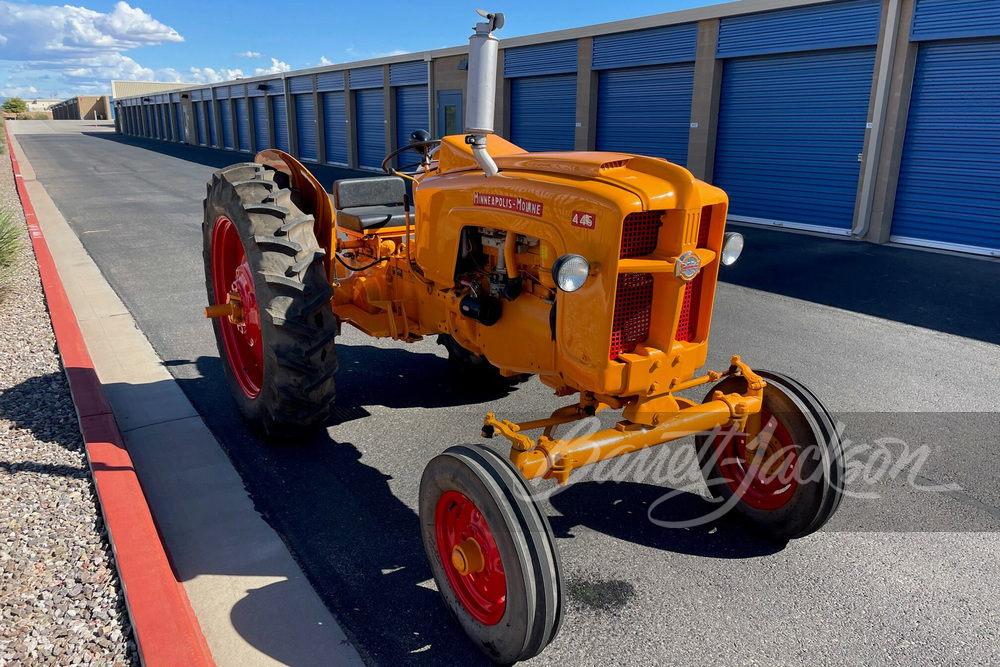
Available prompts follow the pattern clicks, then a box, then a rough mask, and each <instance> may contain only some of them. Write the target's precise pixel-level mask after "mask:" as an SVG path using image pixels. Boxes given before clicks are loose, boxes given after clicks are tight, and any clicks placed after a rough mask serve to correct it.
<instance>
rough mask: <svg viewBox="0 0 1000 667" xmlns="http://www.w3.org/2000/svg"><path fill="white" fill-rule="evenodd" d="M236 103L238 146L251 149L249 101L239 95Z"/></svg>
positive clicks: (241, 148)
mask: <svg viewBox="0 0 1000 667" xmlns="http://www.w3.org/2000/svg"><path fill="white" fill-rule="evenodd" d="M233 102H235V103H236V147H237V148H238V149H239V150H241V151H249V150H250V119H249V118H248V117H247V101H246V100H245V99H243V98H242V97H237V98H236V99H235V100H233Z"/></svg>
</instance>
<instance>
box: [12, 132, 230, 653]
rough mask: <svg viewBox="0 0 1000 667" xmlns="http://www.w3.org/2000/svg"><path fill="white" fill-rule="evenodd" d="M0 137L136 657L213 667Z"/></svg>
mask: <svg viewBox="0 0 1000 667" xmlns="http://www.w3.org/2000/svg"><path fill="white" fill-rule="evenodd" d="M4 133H5V134H6V136H7V146H8V149H9V150H10V161H11V166H12V167H13V169H14V181H15V184H16V185H17V193H18V195H19V196H20V198H21V205H22V207H23V208H24V217H25V220H26V221H27V223H28V234H29V235H30V237H31V243H32V246H33V247H34V250H35V257H36V259H37V260H38V272H39V273H40V274H41V278H42V287H43V288H44V290H45V300H46V302H47V303H48V307H49V313H50V315H51V317H52V329H53V330H54V331H55V335H56V342H57V344H58V346H59V354H60V355H61V356H62V362H63V368H64V369H65V371H66V377H67V379H68V380H69V387H70V391H71V392H72V395H73V403H74V405H75V406H76V412H77V418H78V420H79V422H80V432H81V433H82V434H83V439H84V441H85V443H86V449H87V459H88V460H89V462H90V470H91V472H92V474H93V477H94V486H95V487H96V488H97V496H98V499H99V500H100V507H101V513H102V514H103V515H104V524H105V525H106V526H107V529H108V536H109V538H110V541H111V548H112V550H113V551H114V554H115V562H116V564H117V566H118V575H119V578H120V579H121V584H122V590H123V592H124V594H125V603H126V606H127V607H128V612H129V616H130V617H131V620H132V627H133V629H134V630H135V637H136V645H137V646H138V648H139V657H140V659H141V660H142V662H143V664H145V665H147V666H148V667H160V666H161V665H163V666H165V667H180V666H184V667H187V666H190V667H213V666H214V665H215V662H214V661H213V660H212V654H211V652H210V651H209V650H208V644H207V643H206V641H205V637H204V635H202V633H201V627H200V626H199V625H198V619H197V617H196V616H195V614H194V610H193V609H192V608H191V603H190V602H189V601H188V598H187V594H186V593H185V592H184V588H183V587H182V586H181V584H180V582H178V581H177V578H176V577H175V576H174V573H173V569H172V568H171V565H170V561H169V559H168V558H167V554H166V551H165V550H164V547H163V544H162V542H161V541H160V536H159V533H158V532H157V530H156V525H155V523H154V522H153V516H152V514H150V511H149V506H148V505H147V504H146V497H145V496H144V495H143V492H142V487H141V486H140V485H139V478H138V477H136V474H135V469H134V468H133V466H132V459H131V458H130V457H129V455H128V452H127V451H126V450H125V444H124V440H123V439H122V435H121V431H119V429H118V423H117V422H116V421H115V416H114V413H113V412H112V411H111V404H110V403H109V402H108V398H107V396H106V395H105V393H104V387H103V385H101V381H100V380H99V379H98V377H97V373H96V371H95V370H94V362H93V361H92V360H91V358H90V353H89V352H88V351H87V345H86V343H85V342H84V340H83V334H82V333H81V331H80V326H79V324H78V323H77V320H76V315H75V314H74V312H73V307H72V306H71V305H70V302H69V298H68V297H67V296H66V290H65V289H64V288H63V284H62V280H60V278H59V273H58V271H57V270H56V265H55V262H54V260H53V259H52V254H51V253H50V252H49V247H48V244H47V243H46V242H45V237H44V235H43V234H42V230H41V228H40V227H39V226H38V218H37V217H36V215H35V209H34V207H33V206H32V205H31V199H30V198H29V197H28V191H27V188H25V186H24V178H23V177H22V176H21V171H20V169H19V168H18V165H17V156H15V155H14V148H13V146H12V145H11V142H10V133H9V132H8V131H7V127H6V124H5V125H4Z"/></svg>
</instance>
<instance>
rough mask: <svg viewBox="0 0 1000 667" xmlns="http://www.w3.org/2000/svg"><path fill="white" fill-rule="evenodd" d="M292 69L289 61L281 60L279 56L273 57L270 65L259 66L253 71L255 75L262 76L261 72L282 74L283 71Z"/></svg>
mask: <svg viewBox="0 0 1000 667" xmlns="http://www.w3.org/2000/svg"><path fill="white" fill-rule="evenodd" d="M291 69H292V67H291V65H289V64H288V63H284V62H281V61H280V60H278V59H277V58H271V66H270V67H267V68H264V67H258V68H257V69H255V70H254V72H253V73H254V76H260V75H261V74H280V73H282V72H289V71H291Z"/></svg>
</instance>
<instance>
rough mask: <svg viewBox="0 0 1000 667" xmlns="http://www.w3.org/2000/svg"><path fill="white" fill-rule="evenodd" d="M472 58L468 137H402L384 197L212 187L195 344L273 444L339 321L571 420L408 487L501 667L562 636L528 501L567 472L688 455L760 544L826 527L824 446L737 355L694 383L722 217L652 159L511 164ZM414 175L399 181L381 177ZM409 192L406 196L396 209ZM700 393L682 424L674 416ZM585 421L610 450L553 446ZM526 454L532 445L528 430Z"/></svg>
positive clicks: (808, 423) (797, 387)
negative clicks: (212, 340)
mask: <svg viewBox="0 0 1000 667" xmlns="http://www.w3.org/2000/svg"><path fill="white" fill-rule="evenodd" d="M481 14H482V15H483V16H484V18H485V20H484V21H483V22H481V23H478V24H477V25H476V28H475V34H474V35H473V36H472V37H471V38H470V57H469V85H468V101H469V104H468V114H467V116H466V132H467V134H465V135H459V136H446V137H444V138H443V139H441V140H440V141H430V140H429V138H428V137H427V136H419V134H418V136H417V137H416V140H415V141H413V142H411V144H410V145H409V146H406V147H403V148H401V149H400V150H397V151H396V152H394V153H392V154H391V155H389V156H388V157H387V158H386V161H385V162H384V163H383V167H384V168H385V170H386V171H387V172H388V173H389V175H388V176H385V177H380V178H368V179H350V180H342V181H338V182H336V183H335V184H334V187H333V197H332V201H331V197H330V196H329V195H328V194H327V192H326V191H325V190H324V189H323V187H322V186H321V185H320V184H319V183H318V182H317V181H316V179H315V178H314V177H313V175H312V174H311V173H310V172H309V171H308V170H307V169H306V168H305V167H304V166H302V165H301V164H300V163H299V162H298V161H296V160H295V159H294V158H293V157H291V156H290V155H287V154H285V153H282V152H280V151H275V150H266V151H263V152H262V153H260V154H259V155H258V156H257V158H256V161H255V162H253V163H244V164H237V165H234V166H231V167H228V168H226V169H222V170H221V171H218V172H216V174H215V175H214V176H213V178H212V181H211V182H210V183H209V185H208V195H207V197H206V199H205V222H204V242H205V246H204V247H205V267H206V277H207V287H208V298H209V303H210V304H212V305H211V306H209V307H208V308H207V309H206V315H207V316H208V317H211V318H213V319H214V327H215V333H216V337H217V341H218V344H219V348H220V352H221V356H222V359H223V361H224V363H223V366H224V368H225V373H226V377H227V380H228V382H229V385H230V387H231V389H232V394H233V397H234V399H235V400H236V402H237V403H238V404H239V407H240V410H241V412H242V414H243V416H244V418H245V419H246V421H247V422H248V423H249V424H250V425H251V426H252V427H254V428H255V429H256V430H257V431H258V432H260V433H261V434H263V435H264V436H265V437H267V438H277V439H287V438H290V437H294V436H296V435H300V434H303V433H304V432H306V431H308V430H310V429H314V428H316V427H318V426H320V425H322V424H323V422H324V420H325V419H326V417H327V415H328V410H329V407H330V405H331V403H332V402H333V401H334V374H335V372H336V370H337V350H336V337H337V334H338V333H339V330H340V326H341V324H342V323H347V324H350V325H352V326H354V327H356V328H358V329H360V330H361V331H363V332H365V333H367V334H369V335H371V336H377V337H391V338H394V339H397V340H402V341H407V342H412V341H418V340H421V339H422V338H423V337H425V336H429V335H437V336H439V342H443V343H444V344H445V345H446V346H447V348H448V351H449V353H450V355H451V356H452V357H454V358H455V359H457V360H459V361H466V362H470V363H475V362H478V363H481V364H483V365H485V363H486V362H488V364H490V365H492V366H493V367H495V368H496V369H499V372H500V373H501V374H502V375H505V376H511V377H513V376H520V375H523V374H533V375H537V376H538V377H539V379H540V380H541V381H542V382H543V383H545V384H546V385H548V386H549V387H551V388H552V389H553V390H554V391H555V393H556V394H557V395H558V396H565V397H570V396H573V397H575V401H574V402H573V403H571V404H570V405H567V406H566V407H564V408H561V409H559V410H557V411H556V412H555V413H554V414H552V416H551V417H549V418H547V419H540V420H537V421H531V422H524V423H519V424H518V423H513V422H511V421H507V420H505V419H502V418H501V417H498V416H496V415H494V414H492V413H491V414H488V415H486V417H485V420H484V428H483V435H484V436H486V437H492V436H495V435H500V436H503V437H504V438H506V439H507V440H508V441H509V442H510V445H511V448H510V452H509V455H508V456H503V455H501V454H498V453H497V452H495V451H494V450H493V449H490V448H487V447H484V446H481V445H469V446H460V447H452V448H451V449H448V450H447V451H445V452H444V453H442V454H441V455H439V456H437V457H436V458H434V459H433V460H432V461H431V462H430V463H429V464H428V465H427V467H426V469H425V470H424V473H423V477H422V479H421V483H420V499H419V504H420V510H419V511H420V523H421V527H422V531H423V541H424V545H425V548H426V551H427V556H428V559H429V562H430V567H431V570H432V572H433V575H434V578H435V580H436V581H437V585H438V589H439V590H440V592H441V595H442V597H443V599H444V601H445V604H446V606H447V607H448V609H449V610H450V612H451V613H452V615H453V616H454V618H455V619H456V621H457V622H458V623H459V624H460V625H461V627H462V628H463V629H464V630H465V632H466V633H467V634H468V635H469V636H470V637H471V638H472V640H473V641H474V642H475V643H476V644H477V645H479V646H480V647H481V648H482V650H483V651H485V652H486V654H487V655H488V656H489V657H490V658H492V659H494V660H496V661H498V662H505V663H507V662H513V661H516V660H522V659H527V658H529V657H532V656H534V655H536V654H538V653H539V652H540V651H541V650H542V649H543V648H544V647H545V646H546V645H547V644H548V643H549V642H551V641H552V639H553V638H554V637H555V635H556V633H557V631H558V629H559V626H560V621H561V619H562V616H563V604H564V603H563V583H562V575H561V571H560V565H559V557H558V554H557V548H556V544H555V541H554V539H553V535H552V531H551V528H550V527H549V523H548V519H547V518H546V516H545V515H544V514H543V513H542V512H541V511H540V509H539V506H538V504H537V503H536V501H535V499H534V498H533V494H532V487H531V486H529V484H528V483H527V481H526V480H533V479H538V478H544V479H554V480H556V481H557V482H558V483H559V484H566V483H567V481H568V480H569V478H570V476H571V473H572V472H573V471H574V470H576V469H578V468H581V467H584V466H587V465H590V464H593V463H597V462H599V461H604V460H607V459H610V458H613V457H617V456H621V455H624V454H628V453H630V452H635V451H637V450H640V449H644V448H648V447H652V446H655V445H658V444H661V443H665V442H669V441H673V440H677V439H679V438H683V437H687V436H692V435H694V436H696V442H697V446H698V450H699V455H700V457H701V459H700V460H701V466H702V470H703V472H704V475H705V479H706V482H707V485H708V489H709V491H710V493H711V494H712V495H713V496H714V497H715V498H716V499H717V500H718V502H719V503H728V504H729V505H730V506H731V507H733V508H734V509H735V510H736V511H737V512H738V513H740V514H741V515H742V516H743V517H744V518H745V519H747V520H749V522H750V523H751V524H753V525H754V526H755V527H756V528H757V529H759V530H760V531H761V532H762V533H763V534H765V535H767V536H769V537H771V538H774V539H778V540H786V539H790V538H795V537H801V536H804V535H806V534H809V533H811V532H813V531H815V530H817V529H818V528H819V527H820V526H822V525H823V524H824V523H825V522H826V521H827V520H828V519H829V518H830V516H831V515H832V514H833V512H834V511H835V510H836V508H837V505H838V504H839V502H840V498H841V491H840V486H841V483H842V478H843V475H844V467H843V456H842V451H841V450H842V445H841V443H840V440H839V437H838V433H837V430H836V429H835V427H834V424H833V420H832V419H831V417H830V415H829V413H828V412H827V410H826V409H825V408H824V407H823V405H822V403H820V401H819V400H818V399H817V398H816V397H815V396H814V395H813V394H812V393H810V391H809V390H807V389H806V388H804V387H803V386H802V385H801V384H799V383H798V382H796V381H794V380H791V379H789V378H787V377H784V376H782V375H779V374H776V373H768V372H763V371H757V372H755V371H753V370H751V368H750V367H749V366H747V365H746V364H745V363H743V361H741V360H740V358H739V357H738V356H734V357H733V358H732V363H731V365H730V366H729V367H728V368H725V369H721V370H720V371H719V372H715V371H708V372H706V373H705V374H703V375H700V376H698V375H697V371H698V369H699V368H700V367H702V366H703V365H704V364H705V362H706V355H707V344H708V334H709V328H710V324H711V316H712V306H713V301H714V297H715V288H716V280H717V277H718V273H719V268H720V266H721V265H724V264H730V263H732V262H733V261H735V260H736V258H737V257H738V255H739V253H740V251H741V250H742V237H741V236H740V235H739V234H734V233H727V232H726V229H725V228H726V208H727V203H728V202H727V197H726V195H725V193H724V192H722V191H721V190H719V189H718V188H715V187H712V186H710V185H707V184H705V183H702V182H699V181H697V180H695V179H694V178H693V177H692V175H691V174H690V173H689V172H688V171H686V170H685V169H683V168H682V167H679V166H677V165H674V164H671V163H669V162H667V161H665V160H662V159H658V158H649V157H641V156H636V155H627V154H619V153H603V152H569V153H528V152H526V151H524V150H521V149H520V148H518V147H517V146H515V145H513V144H511V143H509V142H507V141H504V140H503V139H501V138H499V137H497V136H495V135H494V134H493V132H492V122H493V114H494V108H493V99H494V86H495V81H496V75H495V74H496V62H497V45H498V42H497V39H496V37H495V36H493V34H492V33H493V31H494V30H496V29H498V28H499V27H501V25H502V22H503V15H502V14H485V13H483V12H481ZM410 149H413V150H416V151H417V152H419V153H420V154H421V163H420V166H419V167H417V168H416V170H415V171H414V172H413V173H409V174H404V173H398V172H396V171H395V170H394V169H393V168H392V167H391V166H390V165H391V164H392V160H393V159H394V158H395V156H396V155H397V154H399V153H401V152H402V151H404V150H410ZM406 181H409V182H410V183H411V188H410V189H411V191H412V205H411V198H410V195H409V194H408V193H407V187H406ZM709 385H714V386H712V387H711V388H710V389H709V390H708V392H707V395H706V397H705V399H704V400H703V401H702V402H700V403H699V402H695V401H692V400H690V399H688V398H684V397H682V396H680V395H679V394H680V393H681V392H683V391H684V390H689V389H693V388H697V387H701V386H709ZM602 410H615V411H621V418H620V420H619V421H618V422H617V423H616V424H615V425H614V426H613V427H611V428H606V429H602V430H598V431H596V432H593V433H590V434H588V435H584V436H578V437H571V438H566V439H560V438H558V437H555V429H557V428H558V427H560V426H562V425H566V424H571V423H573V422H579V421H580V420H583V419H587V418H589V417H591V416H593V415H595V414H596V413H597V412H599V411H602ZM536 430H537V431H541V433H540V434H539V435H529V433H531V432H533V431H536Z"/></svg>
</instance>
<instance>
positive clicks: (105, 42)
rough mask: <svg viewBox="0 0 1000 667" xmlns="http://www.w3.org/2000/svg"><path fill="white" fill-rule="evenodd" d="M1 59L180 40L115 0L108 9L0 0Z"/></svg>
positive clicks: (51, 57) (56, 57)
mask: <svg viewBox="0 0 1000 667" xmlns="http://www.w3.org/2000/svg"><path fill="white" fill-rule="evenodd" d="M0 26H3V31H4V32H3V34H4V37H5V38H6V39H5V40H4V41H3V42H2V43H0V60H30V61H38V60H44V61H53V62H55V61H63V60H66V59H71V58H80V57H85V56H88V55H93V54H96V53H109V52H120V51H125V50H128V49H134V48H136V47H140V46H149V45H153V44H163V43H164V42H183V41H184V38H183V37H181V36H180V35H179V34H178V33H177V31H176V30H174V29H173V28H171V27H169V26H166V25H164V24H162V23H160V22H159V21H157V20H156V19H154V18H153V17H152V16H150V15H149V14H147V13H146V12H144V11H142V10H141V9H139V8H133V7H131V6H129V4H128V3H126V2H119V3H118V4H116V5H115V7H114V9H113V10H112V11H111V13H109V14H102V13H100V12H95V11H93V10H90V9H86V8H84V7H72V6H69V5H66V6H63V7H47V6H43V5H21V4H14V3H10V2H4V1H0Z"/></svg>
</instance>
